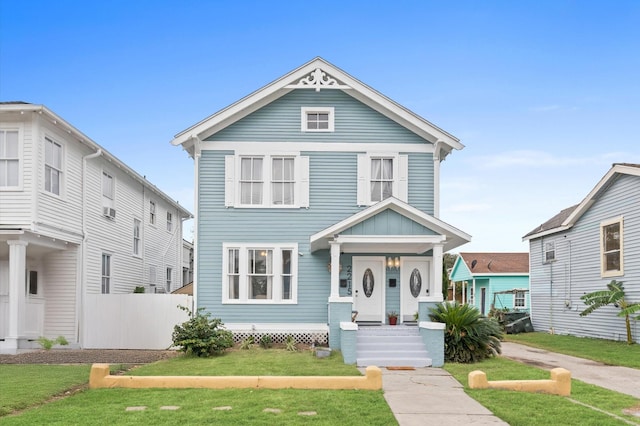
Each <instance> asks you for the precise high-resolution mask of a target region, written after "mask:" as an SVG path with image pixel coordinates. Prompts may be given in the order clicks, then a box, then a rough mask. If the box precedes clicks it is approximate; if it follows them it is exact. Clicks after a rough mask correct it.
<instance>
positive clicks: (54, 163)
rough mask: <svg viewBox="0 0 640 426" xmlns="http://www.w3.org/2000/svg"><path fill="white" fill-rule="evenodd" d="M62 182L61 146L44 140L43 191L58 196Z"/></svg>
mask: <svg viewBox="0 0 640 426" xmlns="http://www.w3.org/2000/svg"><path fill="white" fill-rule="evenodd" d="M61 181H62V145H60V144H59V143H57V142H54V141H53V140H51V139H49V138H48V137H47V138H44V190H45V191H47V192H50V193H52V194H56V195H60V187H61Z"/></svg>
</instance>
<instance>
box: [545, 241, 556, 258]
mask: <svg viewBox="0 0 640 426" xmlns="http://www.w3.org/2000/svg"><path fill="white" fill-rule="evenodd" d="M543 244H544V263H547V262H553V261H555V260H556V243H555V241H547V242H544V243H543Z"/></svg>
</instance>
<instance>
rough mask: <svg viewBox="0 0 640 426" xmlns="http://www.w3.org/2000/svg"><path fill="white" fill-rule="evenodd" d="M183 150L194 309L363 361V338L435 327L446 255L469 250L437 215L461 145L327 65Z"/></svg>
mask: <svg viewBox="0 0 640 426" xmlns="http://www.w3.org/2000/svg"><path fill="white" fill-rule="evenodd" d="M172 143H173V144H174V145H182V147H183V148H184V149H185V150H186V151H187V152H188V153H189V155H190V156H191V157H192V158H193V159H194V161H195V168H196V173H195V176H196V184H195V187H196V192H197V194H196V214H195V217H196V219H195V222H196V223H195V241H194V245H195V262H194V263H195V276H194V283H195V286H194V296H195V298H196V303H197V306H198V307H204V308H206V309H207V310H208V311H210V312H212V313H213V315H214V316H216V317H220V318H221V319H222V320H223V322H224V323H225V325H226V327H227V328H228V329H230V330H232V331H233V332H234V333H235V335H236V338H237V339H242V338H244V337H247V336H249V335H255V334H256V333H258V334H260V333H262V334H265V333H268V334H271V335H272V336H273V338H274V339H275V340H276V341H278V340H282V339H284V338H286V336H288V335H292V336H294V337H295V338H296V340H297V341H298V342H305V343H313V342H318V343H326V342H327V341H328V343H329V345H330V346H331V347H333V348H341V349H342V350H343V354H344V355H345V361H347V362H355V361H356V357H357V358H358V360H359V361H358V363H359V364H362V363H364V362H365V361H363V356H362V352H360V353H357V352H356V348H355V346H354V345H353V343H354V342H355V341H356V340H355V339H356V332H357V331H358V330H359V328H362V327H363V326H365V325H368V324H376V325H378V326H380V325H386V324H387V322H388V318H387V313H388V312H389V311H396V312H398V313H399V315H400V323H401V324H404V323H408V322H413V321H414V314H415V313H416V312H418V311H421V309H422V310H423V311H421V312H422V315H421V316H420V318H421V319H427V317H428V316H427V315H426V312H427V310H426V309H427V306H428V305H429V304H435V303H437V302H440V301H442V291H441V289H442V272H441V271H442V254H443V252H445V251H447V250H450V249H453V248H456V247H458V246H460V245H462V244H464V243H466V242H468V241H469V240H470V237H469V235H467V234H466V233H464V232H462V231H460V230H458V229H456V228H455V227H453V226H451V225H449V224H448V223H446V222H444V221H443V220H441V219H440V217H439V216H440V214H439V187H440V185H439V175H440V163H441V162H442V161H443V160H444V159H445V157H447V156H448V155H449V154H450V153H451V151H453V150H457V149H462V148H463V145H462V144H461V143H460V142H459V141H458V139H456V138H455V137H454V136H452V135H450V134H449V133H447V132H445V131H443V130H442V129H440V128H438V127H436V126H434V125H433V124H431V123H429V122H428V121H426V120H424V119H423V118H421V117H419V116H417V115H416V114H414V113H412V112H410V111H408V110H407V109H405V108H403V107H402V106H400V105H398V104H397V103H395V102H393V101H392V100H390V99H389V98H386V97H385V96H383V95H381V94H380V93H378V92H376V91H375V90H373V89H371V88H370V87H368V86H366V85H365V84H363V83H361V82H360V81H358V80H356V79H355V78H353V77H352V76H350V75H348V74H347V73H345V72H344V71H342V70H340V69H338V68H337V67H335V66H333V65H331V64H329V63H328V62H326V61H325V60H323V59H321V58H316V59H314V60H312V61H310V62H308V63H306V64H304V65H302V66H301V67H299V68H297V69H295V70H294V71H292V72H290V73H288V74H286V75H285V76H283V77H281V78H279V79H277V80H276V81H274V82H273V83H271V84H269V85H267V86H265V87H263V88H261V89H259V90H258V91H256V92H254V93H252V94H250V95H249V96H247V97H245V98H243V99H241V100H240V101H238V102H236V103H234V104H232V105H230V106H229V107H227V108H225V109H223V110H221V111H219V112H217V113H215V114H213V115H212V116H210V117H208V118H206V119H204V120H202V121H201V122H199V123H197V124H195V125H193V126H192V127H190V128H188V129H186V130H184V131H183V132H181V133H179V134H178V135H176V137H175V139H174V140H173V141H172ZM421 304H422V305H421ZM352 319H353V321H352ZM413 325H418V324H416V323H415V322H413ZM419 325H420V327H417V326H414V327H413V330H415V331H416V332H418V329H419V328H424V329H425V330H427V331H425V334H429V330H436V331H435V332H434V333H431V334H436V335H437V334H438V333H441V327H440V325H433V324H428V321H421V322H420V324H419ZM427 340H428V339H427ZM436 340H437V339H436ZM441 349H442V342H440V344H439V347H437V348H436V349H435V350H434V351H433V352H434V353H435V354H438V353H439V351H440V350H441ZM405 365H406V364H405Z"/></svg>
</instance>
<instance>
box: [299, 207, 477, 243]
mask: <svg viewBox="0 0 640 426" xmlns="http://www.w3.org/2000/svg"><path fill="white" fill-rule="evenodd" d="M386 209H391V210H393V211H395V212H396V213H398V214H401V215H403V216H405V217H407V218H409V219H411V220H413V221H415V222H416V223H419V224H420V225H422V226H424V227H426V228H429V229H431V230H432V231H434V232H436V233H438V234H441V235H442V236H444V238H445V240H444V244H443V249H444V251H448V250H451V249H454V248H456V247H459V246H461V245H462V244H464V243H467V242H469V241H471V236H470V235H468V234H466V233H464V232H462V231H460V230H459V229H457V228H454V227H453V226H451V225H449V224H447V223H445V222H443V221H441V220H440V219H437V218H435V217H433V216H430V215H428V214H426V213H424V212H423V211H421V210H419V209H417V208H415V207H413V206H411V205H409V204H407V203H405V202H403V201H401V200H398V199H397V198H394V197H391V198H387V199H386V200H384V201H380V202H379V203H376V204H374V205H373V206H370V207H367V208H366V209H364V210H362V211H360V212H358V213H356V214H354V215H351V216H349V217H348V218H346V219H344V220H342V221H340V222H338V223H336V224H334V225H332V226H330V227H328V228H325V229H323V230H322V231H320V232H317V233H315V234H313V235H311V237H310V238H309V240H310V243H311V247H310V248H311V252H314V251H317V250H322V249H328V248H329V241H330V240H332V239H333V238H334V237H335V236H337V235H338V234H340V232H342V231H344V230H345V229H348V228H350V227H352V226H354V225H356V224H358V223H360V222H362V221H365V220H367V219H369V218H370V217H373V216H375V215H376V214H378V213H380V212H382V211H383V210H386ZM344 237H346V236H340V238H344ZM383 237H384V236H376V238H377V239H378V240H380V239H381V238H383ZM409 237H410V236H407V235H403V236H402V238H404V239H407V238H409ZM419 237H422V238H425V237H428V236H427V235H424V236H419ZM432 237H433V236H432ZM367 252H368V251H367Z"/></svg>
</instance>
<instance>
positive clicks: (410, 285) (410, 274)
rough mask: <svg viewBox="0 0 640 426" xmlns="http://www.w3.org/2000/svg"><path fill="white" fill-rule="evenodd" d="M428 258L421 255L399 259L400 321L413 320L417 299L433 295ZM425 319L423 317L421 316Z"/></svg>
mask: <svg viewBox="0 0 640 426" xmlns="http://www.w3.org/2000/svg"><path fill="white" fill-rule="evenodd" d="M429 265H430V262H429V260H428V259H426V258H423V257H403V258H401V259H400V281H401V282H400V306H401V309H400V315H401V316H402V321H413V318H414V314H415V313H416V312H418V299H419V298H420V297H426V296H433V294H430V292H431V285H430V284H431V283H430V280H429ZM422 320H423V321H426V319H425V318H422Z"/></svg>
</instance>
